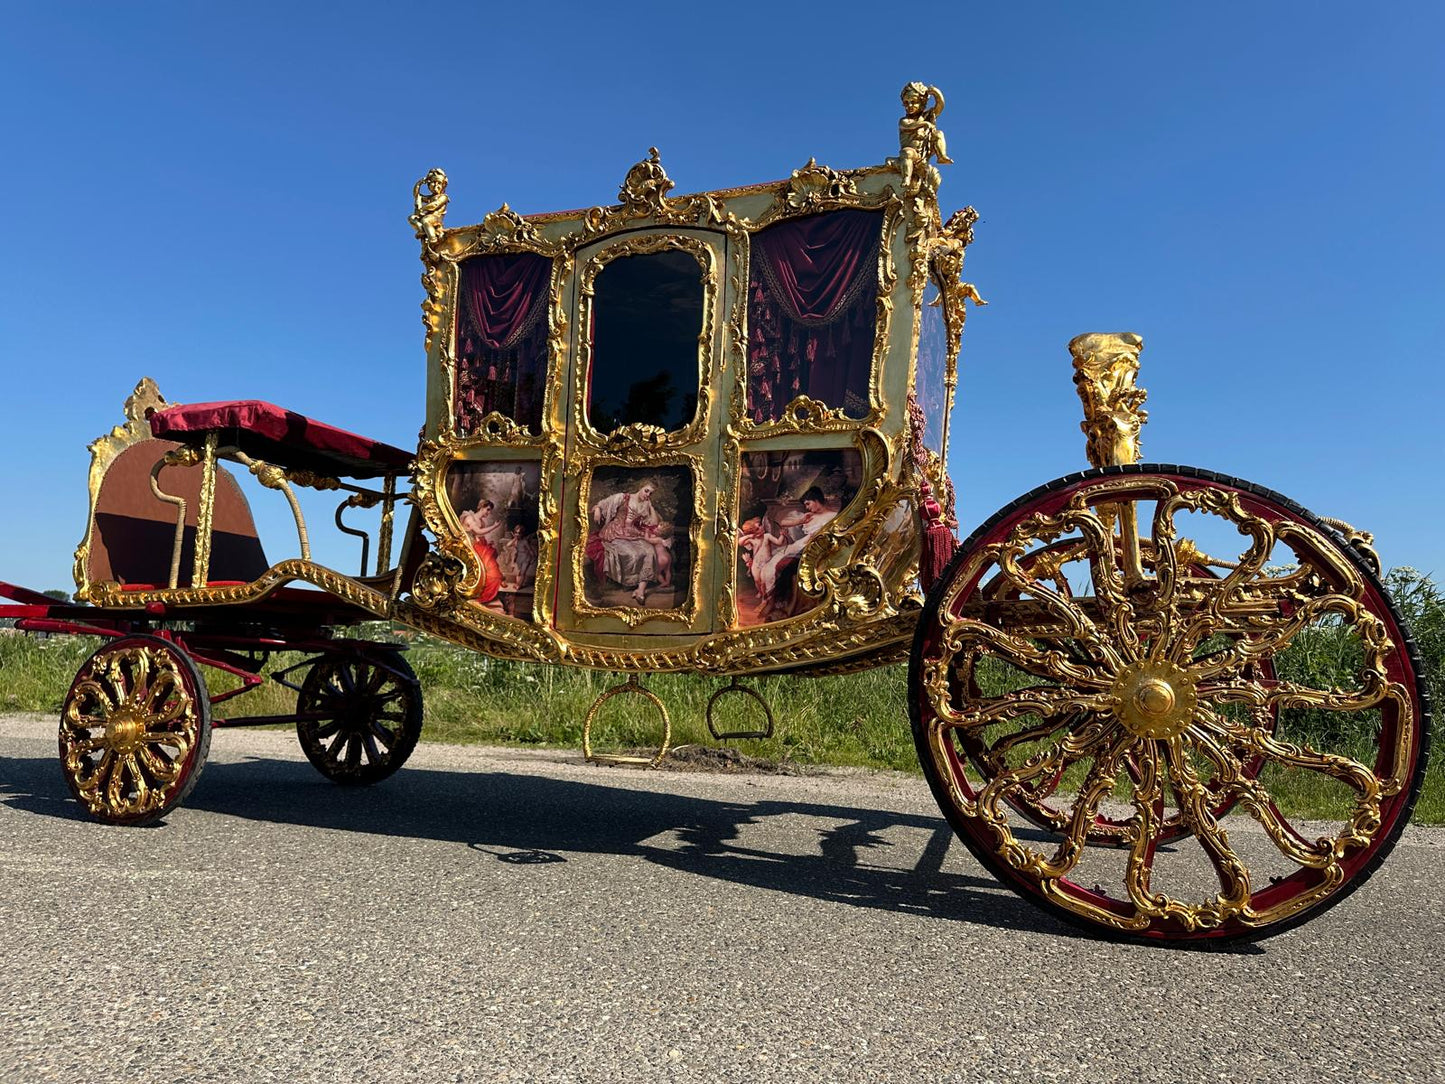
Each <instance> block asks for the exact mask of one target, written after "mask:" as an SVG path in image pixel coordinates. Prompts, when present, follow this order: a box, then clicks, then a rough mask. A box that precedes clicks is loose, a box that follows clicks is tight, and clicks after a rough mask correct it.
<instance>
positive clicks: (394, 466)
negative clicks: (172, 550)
mask: <svg viewBox="0 0 1445 1084" xmlns="http://www.w3.org/2000/svg"><path fill="white" fill-rule="evenodd" d="M150 423H151V432H152V433H153V434H155V435H156V436H157V437H163V438H166V439H168V440H177V441H181V442H182V443H186V444H196V443H198V442H199V441H200V440H201V439H203V438H204V437H205V436H206V434H208V433H212V432H215V433H219V434H220V439H221V443H222V445H230V446H232V447H236V448H239V449H241V451H243V452H245V453H246V454H247V455H249V456H252V457H253V458H256V459H262V460H265V461H266V462H268V463H275V464H277V465H278V466H282V467H290V468H296V469H301V470H312V471H318V472H321V473H324V474H337V475H343V476H345V477H348V478H376V477H378V476H380V475H383V474H393V473H397V472H401V471H405V470H407V469H408V467H409V466H410V464H411V459H412V453H411V452H408V451H403V450H402V449H401V448H397V447H394V446H393V445H390V444H384V443H382V442H381V441H379V440H372V439H371V438H370V437H363V436H360V435H359V434H357V433H351V432H348V431H347V430H345V429H338V428H336V427H335V426H334V425H327V424H326V423H325V422H319V421H317V420H316V419H315V418H308V417H307V416H306V415H304V414H298V413H296V412H295V411H294V410H287V409H285V408H284V407H279V406H276V405H275V404H274V403H267V402H263V401H262V400H260V399H237V400H234V401H231V402H225V403H191V404H189V405H185V406H174V407H168V408H166V409H165V410H158V411H156V412H155V413H154V414H152V415H151V418H150Z"/></svg>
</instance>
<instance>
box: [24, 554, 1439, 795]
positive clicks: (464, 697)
mask: <svg viewBox="0 0 1445 1084" xmlns="http://www.w3.org/2000/svg"><path fill="white" fill-rule="evenodd" d="M1387 582H1388V585H1389V587H1390V589H1391V591H1392V593H1393V595H1394V597H1395V599H1396V601H1397V603H1398V604H1399V606H1400V608H1401V610H1402V611H1403V612H1404V614H1405V617H1406V619H1407V620H1408V621H1409V622H1410V625H1411V628H1412V630H1413V631H1414V633H1415V636H1416V639H1417V641H1418V642H1419V645H1420V648H1421V651H1422V654H1423V656H1424V659H1425V666H1426V671H1427V678H1428V680H1429V682H1430V684H1431V686H1432V690H1433V693H1434V699H1435V703H1436V705H1437V717H1436V719H1435V726H1434V730H1435V733H1436V737H1437V738H1438V737H1439V733H1440V731H1441V730H1442V729H1445V719H1442V718H1441V717H1440V715H1441V713H1442V709H1445V593H1442V591H1441V589H1440V588H1439V587H1437V586H1436V585H1435V584H1434V583H1433V582H1432V581H1431V580H1430V579H1429V578H1428V577H1425V576H1422V575H1420V574H1419V573H1416V572H1414V571H1413V570H1411V569H1396V570H1394V571H1393V572H1391V574H1390V576H1389V577H1388V578H1387ZM1309 631H1310V635H1308V636H1301V637H1299V638H1298V639H1297V641H1296V643H1295V644H1294V645H1292V647H1291V648H1290V650H1289V652H1288V653H1287V654H1286V655H1284V656H1282V657H1281V659H1280V660H1279V662H1278V666H1279V670H1280V676H1281V677H1288V678H1293V679H1297V680H1304V681H1306V682H1308V683H1310V684H1312V685H1315V686H1316V687H1320V685H1321V683H1322V684H1323V685H1325V686H1328V685H1341V686H1346V687H1348V686H1349V685H1350V684H1352V672H1351V666H1352V662H1353V660H1354V659H1355V658H1356V657H1357V656H1358V652H1359V646H1358V644H1356V643H1353V642H1352V641H1351V639H1350V637H1349V636H1347V635H1344V634H1342V633H1339V632H1332V631H1331V630H1330V629H1329V628H1328V627H1324V628H1315V629H1312V630H1309ZM94 643H95V642H94V641H93V640H91V639H89V638H86V637H52V638H49V639H43V640H40V639H34V638H32V637H28V636H21V635H0V711H7V712H22V711H24V712H43V713H57V712H58V711H59V709H60V704H61V701H62V699H63V698H64V696H65V692H66V689H67V688H68V687H69V684H70V681H71V678H72V677H73V676H74V673H75V671H76V669H77V668H78V667H79V666H80V664H81V662H82V661H83V660H84V659H85V657H86V655H88V654H89V652H90V651H92V650H93V649H94ZM407 658H408V659H409V661H410V663H411V665H412V667H413V668H414V669H415V670H416V672H417V675H418V677H419V678H420V679H421V681H422V685H423V688H424V690H425V705H426V707H425V730H424V732H423V733H424V736H425V737H426V738H427V739H428V740H431V741H442V742H454V743H478V744H507V745H532V746H554V747H563V748H574V749H575V748H577V747H578V746H580V745H581V741H582V724H583V719H584V718H585V716H586V713H587V709H588V707H589V705H591V703H592V702H593V700H594V699H595V698H596V697H597V695H598V694H599V693H601V692H602V691H603V690H605V689H607V688H609V687H611V686H612V685H615V684H617V683H619V682H620V681H621V680H622V678H621V677H620V676H618V675H614V674H602V673H593V672H590V671H582V670H570V669H563V668H559V667H547V666H538V665H531V664H525V663H514V662H505V661H501V660H497V659H492V658H488V657H486V656H483V655H478V654H475V653H473V652H469V651H466V650H464V649H462V648H458V647H454V646H451V645H449V644H446V643H442V642H439V641H434V640H425V639H424V640H422V641H420V642H419V643H416V644H415V645H414V646H413V647H412V649H411V650H410V651H409V652H408V653H407ZM294 661H296V659H295V658H293V657H286V656H283V657H281V658H279V659H278V660H277V661H276V663H275V665H276V666H284V665H287V664H289V663H290V662H294ZM207 677H208V680H211V681H212V687H213V691H214V690H215V689H218V688H230V687H232V686H233V684H234V679H227V678H225V676H224V675H215V674H214V672H211V673H208V675H207ZM215 678H219V680H213V679H215ZM223 682H230V684H225V683H223ZM723 684H725V683H724V682H722V681H720V680H717V679H711V678H701V677H696V676H692V675H681V674H662V675H655V676H650V677H648V678H647V679H646V685H647V687H648V688H649V689H651V690H652V691H653V692H655V693H656V694H657V695H658V696H659V697H660V698H661V699H662V701H663V703H664V704H666V705H667V708H668V711H669V713H670V715H671V717H672V740H673V744H674V745H686V744H692V743H711V742H712V739H711V737H710V736H709V735H708V733H707V729H706V726H705V723H704V712H705V709H706V705H707V701H708V698H709V697H710V696H711V695H712V694H713V693H714V692H715V691H716V690H717V689H719V688H721V687H722V686H723ZM748 684H749V685H750V686H751V687H753V688H756V689H757V690H758V691H759V692H760V693H761V694H762V695H763V696H764V697H765V698H766V699H767V701H768V703H769V704H770V705H771V707H772V709H773V712H774V714H775V716H776V718H777V721H778V726H777V731H776V733H775V734H774V735H773V737H772V738H769V739H766V740H748V741H743V742H738V743H735V744H736V745H737V747H738V748H739V749H741V750H742V751H744V752H746V753H747V754H748V755H749V756H752V757H759V758H765V759H768V760H773V761H777V762H780V763H784V764H796V765H821V764H833V765H854V766H862V767H870V768H891V769H897V770H902V771H911V772H916V771H917V770H918V765H917V759H916V754H915V752H914V747H913V739H912V735H911V733H910V729H909V724H908V707H907V700H906V689H905V685H906V679H905V674H904V670H903V668H902V667H885V668H882V669H879V670H874V671H870V672H867V673H862V674H854V675H848V676H845V677H834V678H772V679H761V680H756V681H750V682H749V683H748ZM729 699H730V700H731V701H732V707H731V708H730V709H728V710H723V709H722V708H721V706H720V718H719V720H718V721H719V723H720V725H723V726H725V727H736V728H752V727H757V726H760V725H761V723H762V717H761V715H760V714H759V713H758V712H757V709H756V707H755V706H752V705H748V704H746V702H744V701H743V700H742V698H740V697H731V698H729ZM293 703H294V699H293V694H291V693H289V692H288V691H287V690H285V689H284V688H281V687H279V686H276V685H274V684H272V683H269V682H268V683H267V685H266V686H263V688H262V689H261V690H260V691H258V692H255V693H251V694H247V696H246V697H245V698H243V699H242V700H240V701H239V702H238V703H236V705H235V706H236V709H237V710H238V712H239V711H244V712H245V713H247V714H264V713H280V712H285V711H288V710H290V708H291V706H292V705H293ZM1340 719H1341V716H1340V715H1338V714H1332V713H1324V712H1319V713H1314V714H1311V713H1309V712H1294V713H1290V714H1287V715H1286V716H1285V718H1284V720H1283V722H1282V725H1283V726H1284V727H1285V728H1286V730H1287V736H1291V737H1293V738H1295V739H1298V740H1305V741H1309V740H1311V739H1316V740H1319V741H1322V742H1326V743H1327V744H1328V745H1329V746H1330V747H1331V748H1333V749H1335V750H1336V751H1340V752H1349V751H1352V750H1356V749H1358V750H1360V751H1361V755H1363V750H1364V749H1366V748H1367V747H1368V740H1369V734H1368V730H1369V728H1370V727H1371V726H1372V725H1374V720H1373V718H1372V716H1371V715H1370V713H1361V714H1360V715H1358V716H1353V717H1351V725H1352V726H1353V727H1354V732H1353V733H1348V732H1340V731H1339V722H1340ZM659 736H660V730H659V725H658V722H657V720H656V718H655V716H654V714H653V713H652V711H651V709H650V708H649V707H648V706H647V705H646V704H645V703H644V702H643V701H642V699H641V698H640V697H636V696H632V695H624V696H619V697H616V698H614V699H613V700H611V701H610V702H609V703H608V704H607V705H606V706H605V707H604V709H603V711H602V713H601V714H600V715H599V717H598V720H597V722H596V723H595V724H594V730H593V739H592V740H593V747H594V749H597V750H599V751H600V750H607V749H619V748H643V747H649V746H655V745H656V743H657V741H658V738H659ZM1266 782H1267V783H1273V784H1274V785H1275V787H1277V788H1278V791H1279V793H1278V794H1277V798H1278V799H1279V800H1280V802H1281V805H1282V806H1283V807H1284V808H1285V809H1286V811H1288V812H1293V813H1296V814H1303V815H1316V816H1329V815H1330V814H1331V813H1335V812H1338V810H1339V809H1340V808H1341V803H1342V801H1343V799H1344V796H1343V795H1341V794H1340V793H1339V792H1338V789H1337V787H1336V786H1335V785H1333V784H1330V783H1328V782H1327V781H1321V780H1319V779H1318V778H1317V777H1315V773H1310V772H1294V773H1289V774H1288V775H1287V776H1285V775H1280V776H1277V777H1271V778H1268V779H1267V780H1266ZM1272 789H1274V788H1272ZM1414 819H1415V821H1416V822H1417V823H1423V824H1445V744H1439V743H1437V745H1436V755H1435V757H1434V758H1433V762H1432V764H1431V765H1430V768H1429V770H1428V773H1427V775H1426V779H1425V786H1424V790H1423V792H1422V794H1421V796H1420V800H1419V803H1418V804H1417V806H1416V810H1415V818H1414Z"/></svg>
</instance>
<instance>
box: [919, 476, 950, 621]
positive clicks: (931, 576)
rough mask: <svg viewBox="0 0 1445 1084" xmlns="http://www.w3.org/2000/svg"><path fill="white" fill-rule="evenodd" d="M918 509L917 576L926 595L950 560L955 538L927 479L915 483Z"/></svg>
mask: <svg viewBox="0 0 1445 1084" xmlns="http://www.w3.org/2000/svg"><path fill="white" fill-rule="evenodd" d="M918 512H919V515H920V517H921V518H922V520H923V525H924V530H923V552H922V553H920V554H919V557H918V578H919V580H920V581H921V582H922V584H923V591H924V593H925V594H927V593H928V592H929V591H932V590H933V585H934V584H935V583H937V582H938V581H939V578H940V577H941V576H942V575H943V571H944V569H946V568H947V567H948V562H950V561H952V560H953V554H954V551H955V550H956V549H957V548H958V540H957V539H956V538H954V537H953V531H951V530H950V529H949V527H948V523H947V522H946V521H945V520H944V518H943V508H942V507H941V506H940V505H939V503H938V502H937V501H936V500H934V499H933V486H932V485H930V484H929V482H928V480H927V479H923V480H921V481H920V482H919V483H918Z"/></svg>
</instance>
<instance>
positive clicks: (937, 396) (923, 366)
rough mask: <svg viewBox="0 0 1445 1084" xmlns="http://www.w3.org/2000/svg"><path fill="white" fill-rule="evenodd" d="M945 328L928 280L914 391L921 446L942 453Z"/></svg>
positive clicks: (933, 287)
mask: <svg viewBox="0 0 1445 1084" xmlns="http://www.w3.org/2000/svg"><path fill="white" fill-rule="evenodd" d="M947 372H948V331H947V329H946V328H945V327H944V324H943V308H942V306H941V305H940V304H939V301H938V287H937V286H936V285H935V284H934V283H933V282H932V281H931V280H930V281H929V283H928V288H927V289H926V290H924V291H923V319H922V321H921V322H920V324H919V327H918V369H917V375H916V376H915V378H914V394H915V395H916V396H917V398H918V405H919V406H920V407H922V408H923V418H924V422H925V424H924V427H923V446H924V447H925V448H927V449H928V450H929V451H931V452H937V453H938V454H939V455H942V454H943V421H944V417H945V416H946V415H947V414H948V386H947V385H946V384H945V383H944V381H945V379H946V374H947Z"/></svg>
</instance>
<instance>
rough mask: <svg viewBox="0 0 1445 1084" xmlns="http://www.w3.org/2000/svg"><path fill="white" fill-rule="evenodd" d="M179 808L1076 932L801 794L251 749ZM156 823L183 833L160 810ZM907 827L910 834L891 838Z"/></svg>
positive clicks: (3, 795)
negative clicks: (806, 827)
mask: <svg viewBox="0 0 1445 1084" xmlns="http://www.w3.org/2000/svg"><path fill="white" fill-rule="evenodd" d="M600 772H601V770H599V773H600ZM630 782H633V783H635V782H637V780H636V779H634V780H630ZM0 802H4V804H6V805H8V806H9V807H11V808H12V809H17V810H23V811H25V812H30V813H37V814H41V815H44V816H50V817H57V818H61V819H65V820H87V819H88V818H86V816H85V814H84V813H83V812H82V810H81V809H80V807H79V806H78V805H77V804H76V802H75V801H74V800H73V799H72V798H71V796H70V794H69V792H68V791H67V789H66V787H65V783H64V781H63V780H62V779H61V777H60V773H59V771H58V770H57V769H56V764H55V761H54V760H53V759H48V758H37V759H19V758H16V759H11V758H6V760H5V762H4V771H3V773H0ZM185 808H186V809H187V810H204V811H207V812H211V813H218V814H223V815H225V816H230V817H242V818H246V819H250V820H255V821H264V822H268V823H273V824H294V825H298V826H306V827H312V828H326V829H332V830H337V831H349V832H364V833H371V834H378V835H387V836H402V837H408V838H416V839H429V840H437V841H442V842H456V843H464V844H467V845H468V846H470V847H471V848H472V849H473V850H474V851H475V852H476V853H477V855H478V857H479V859H481V858H483V857H484V856H485V857H487V858H490V859H492V860H500V861H504V862H509V863H512V864H516V865H525V864H531V863H543V864H552V863H555V862H557V861H565V860H566V855H567V854H569V853H570V854H613V855H634V856H636V857H638V858H641V859H643V860H645V861H648V862H652V863H656V864H658V865H662V866H666V867H668V868H671V869H675V870H678V871H680V872H684V873H688V874H693V875H697V876H703V877H712V878H717V879H720V880H724V881H729V882H733V883H736V884H743V885H751V886H754V887H757V888H761V889H768V890H772V891H776V892H785V893H789V894H792V895H798V896H806V897H811V898H814V899H820V900H826V901H829V902H832V903H839V904H846V905H849V906H854V907H866V908H877V909H881V910H887V911H896V912H901V913H906V914H917V915H924V916H930V917H934V918H943V919H953V920H957V921H963V922H971V923H979V924H982V925H987V926H995V927H1000V928H1006V929H1025V930H1035V931H1040V932H1048V933H1055V934H1063V935H1065V936H1077V935H1076V934H1075V933H1074V932H1073V931H1072V930H1071V929H1069V928H1068V927H1066V926H1064V925H1062V924H1060V923H1057V922H1054V921H1053V920H1051V919H1050V918H1049V917H1048V916H1046V915H1044V914H1042V913H1040V912H1038V911H1037V910H1036V909H1035V908H1033V907H1031V906H1029V905H1028V904H1027V903H1026V902H1024V901H1023V900H1021V899H1019V898H1017V897H1016V896H1015V895H1014V894H1013V893H1012V892H1009V891H1008V890H1007V889H1005V888H1004V887H1003V886H1002V885H1000V884H999V883H998V882H997V881H994V880H993V879H992V878H989V877H987V876H985V875H975V874H972V873H969V874H964V873H956V872H951V871H948V870H945V869H943V868H942V867H943V863H944V857H945V855H946V853H947V852H948V850H949V847H950V846H951V845H952V844H953V833H952V831H951V830H950V829H949V828H948V826H947V824H946V823H945V822H944V821H942V820H941V819H940V818H937V817H927V816H919V815H914V814H907V813H896V812H888V811H880V810H873V809H864V808H858V807H855V806H843V805H828V804H818V803H810V802H805V801H777V800H771V799H765V800H760V801H757V802H732V801H717V800H713V799H708V798H697V797H688V796H683V795H676V794H670V793H667V792H665V791H660V790H650V789H647V788H646V787H642V788H638V787H636V786H628V787H618V786H610V785H608V784H606V783H601V782H598V783H592V782H574V781H571V780H562V779H555V778H550V777H546V776H539V775H525V774H513V773H509V772H483V773H477V772H465V771H441V770H435V769H426V768H407V769H403V770H402V771H401V772H400V773H398V774H397V775H396V776H394V777H392V778H391V779H389V780H386V781H385V782H383V783H381V784H379V785H377V786H375V787H369V788H361V789H350V788H345V787H338V786H335V785H333V784H331V783H328V782H326V781H325V780H322V779H321V778H320V777H318V776H317V775H316V773H315V772H314V771H313V770H312V768H311V767H310V765H307V764H302V763H297V762H295V761H279V760H268V759H262V758H248V759H245V760H242V761H240V762H222V763H215V762H213V763H211V764H208V765H206V768H205V772H204V774H203V776H202V778H201V780H200V783H199V785H198V786H197V787H196V790H195V791H194V792H193V793H192V794H191V795H190V797H189V798H188V799H187V801H186V805H185ZM794 817H803V818H808V819H811V820H815V821H817V822H818V825H817V827H816V828H814V829H813V830H814V831H816V832H817V842H816V844H815V845H813V846H812V847H810V848H808V850H809V851H810V853H793V852H790V851H782V850H772V849H769V844H770V843H771V842H772V841H773V840H774V839H776V838H777V833H776V832H775V831H774V830H773V829H774V827H775V824H774V823H771V822H776V821H778V819H779V818H794ZM157 828H158V829H159V830H161V831H165V830H168V828H169V830H180V829H178V828H173V827H169V826H168V825H166V824H165V822H162V824H161V825H159V826H157ZM114 830H115V831H126V830H127V829H119V828H117V829H114ZM900 830H901V831H900ZM909 834H912V835H913V836H914V837H915V838H914V839H906V838H901V837H906V836H907V835H909ZM924 834H926V837H925V838H924V839H923V840H918V839H917V837H919V836H921V835H924ZM744 835H746V836H748V837H749V839H748V840H746V841H744V840H743V838H742V837H743V836H744ZM759 837H760V839H761V842H760V841H759ZM889 837H892V838H889ZM920 842H921V844H922V846H921V853H920V854H919V855H918V857H917V859H915V860H913V861H912V862H911V863H908V868H901V867H902V866H903V865H904V864H905V862H903V861H900V860H896V859H895V860H894V862H893V864H885V862H883V861H874V860H873V856H874V855H878V856H884V855H891V854H893V853H895V852H894V848H897V847H899V846H900V845H905V846H906V847H907V848H910V849H911V848H912V847H914V846H917V845H918V844H919V843H920ZM559 852H560V853H559ZM897 853H902V852H901V851H900V852H897ZM909 853H912V852H911V850H910V852H909ZM970 864H971V863H970Z"/></svg>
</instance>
